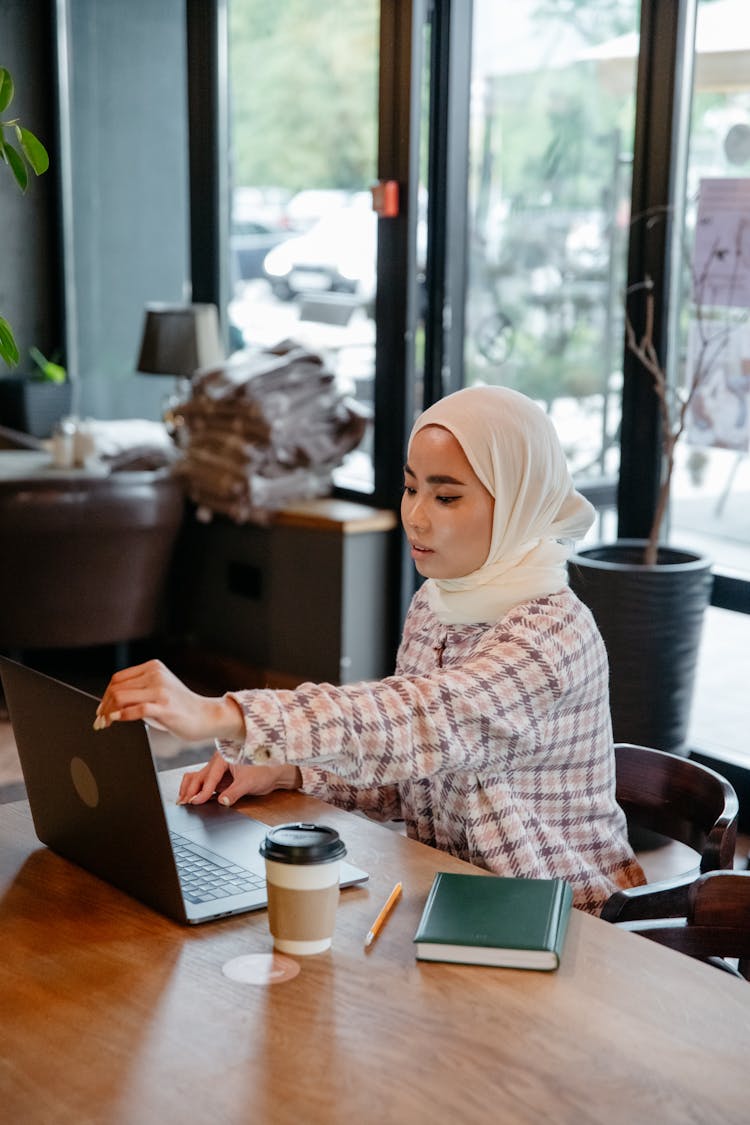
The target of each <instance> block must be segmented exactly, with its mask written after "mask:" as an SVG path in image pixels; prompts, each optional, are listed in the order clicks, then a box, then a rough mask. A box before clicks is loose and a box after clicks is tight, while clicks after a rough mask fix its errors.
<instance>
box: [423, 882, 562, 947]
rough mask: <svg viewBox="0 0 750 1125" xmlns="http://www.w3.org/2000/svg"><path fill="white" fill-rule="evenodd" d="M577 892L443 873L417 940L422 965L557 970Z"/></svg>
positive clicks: (541, 884)
mask: <svg viewBox="0 0 750 1125" xmlns="http://www.w3.org/2000/svg"><path fill="white" fill-rule="evenodd" d="M572 900H573V892H572V890H571V888H570V886H569V884H568V883H566V882H565V881H564V880H563V879H511V878H506V877H504V876H500V875H457V874H448V873H447V872H445V871H439V872H438V873H437V874H436V876H435V878H434V880H433V883H432V887H431V889H430V893H429V895H428V896H427V901H426V903H425V906H424V910H423V911H422V917H421V919H420V921H419V926H418V927H417V932H416V934H415V935H414V941H415V942H416V946H417V957H418V958H419V960H421V961H460V962H463V963H465V964H469V965H502V966H505V967H506V968H512V969H556V968H557V967H558V965H559V964H560V954H561V952H562V947H563V943H564V941H565V932H566V930H567V928H568V919H569V917H570V908H571V903H572Z"/></svg>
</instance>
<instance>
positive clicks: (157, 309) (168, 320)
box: [137, 304, 225, 429]
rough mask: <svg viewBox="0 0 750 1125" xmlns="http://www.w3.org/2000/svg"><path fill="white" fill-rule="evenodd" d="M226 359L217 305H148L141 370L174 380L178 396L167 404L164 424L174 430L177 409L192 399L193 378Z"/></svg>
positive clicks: (144, 326) (175, 395)
mask: <svg viewBox="0 0 750 1125" xmlns="http://www.w3.org/2000/svg"><path fill="white" fill-rule="evenodd" d="M224 358H225V355H224V349H223V347H222V345H221V339H220V335H219V314H218V310H217V308H216V305H209V304H203V305H168V304H149V305H146V318H145V321H144V324H143V338H142V340H141V349H140V353H139V356H138V365H137V370H138V371H140V372H141V373H142V374H145V375H172V376H173V377H174V379H175V388H174V392H173V393H172V394H171V395H170V396H169V397H168V399H167V401H166V402H165V404H164V406H165V412H164V415H165V416H164V420H165V422H166V423H167V425H168V426H170V425H171V428H172V429H174V428H175V424H176V421H177V419H176V416H175V409H176V407H177V406H178V404H179V403H180V402H184V401H185V399H186V398H187V397H189V394H190V387H189V381H190V379H191V378H192V376H193V375H194V374H195V372H196V371H198V370H199V369H200V368H201V367H211V366H212V365H213V364H217V363H222V362H223V360H224Z"/></svg>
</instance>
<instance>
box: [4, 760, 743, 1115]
mask: <svg viewBox="0 0 750 1125" xmlns="http://www.w3.org/2000/svg"><path fill="white" fill-rule="evenodd" d="M179 776H180V773H179V771H171V772H170V773H169V774H163V775H162V778H163V783H164V785H165V789H166V790H167V791H169V792H170V793H173V792H174V788H175V785H176V783H177V780H178V779H179ZM246 807H247V808H248V810H252V811H253V812H254V813H255V814H256V815H258V816H259V817H261V818H262V819H264V820H266V821H268V822H269V823H281V822H284V821H287V820H291V819H298V818H300V817H303V818H306V819H319V820H321V821H325V822H328V823H332V824H334V825H335V826H336V827H337V828H338V830H339V831H340V832H341V834H342V836H343V838H344V839H345V841H346V842H347V844H348V848H349V857H350V858H351V859H352V861H353V862H355V863H357V864H358V865H360V866H363V867H365V868H367V869H368V870H369V871H370V872H371V881H370V884H369V886H367V887H362V888H349V889H347V890H345V891H343V892H342V895H341V904H340V908H339V914H338V918H337V928H336V935H335V940H334V947H333V949H332V950H331V951H330V952H329V953H326V954H323V955H320V956H317V957H311V958H307V959H306V958H299V959H298V962H299V963H300V965H301V969H300V972H299V974H298V975H297V976H296V977H295V978H294V979H292V980H288V981H285V982H283V983H277V984H273V985H257V984H243V983H238V982H236V981H234V980H232V979H229V978H228V977H227V976H226V975H224V973H223V972H222V968H223V966H225V965H226V964H227V963H228V962H230V961H231V960H232V959H234V958H237V957H239V956H242V955H247V954H267V953H269V952H270V950H271V941H270V937H269V933H268V926H267V916H266V913H265V912H264V911H262V912H259V913H255V914H251V915H246V916H244V917H241V918H233V919H227V920H225V921H222V922H217V923H212V924H208V925H205V926H202V927H197V928H193V929H188V928H182V927H180V926H177V925H175V924H173V923H171V922H168V921H166V920H164V919H162V918H161V917H159V916H158V915H156V914H153V913H151V912H150V911H149V910H147V909H146V908H145V907H142V906H140V905H138V904H137V903H135V902H133V901H131V900H130V899H128V898H127V897H125V896H124V895H122V894H120V893H119V892H116V891H114V890H112V889H110V888H109V887H108V886H106V885H105V884H103V883H101V882H99V881H98V880H97V879H95V878H93V877H92V876H90V875H88V874H87V873H85V872H82V871H80V870H78V869H77V868H75V867H74V866H72V865H71V864H69V863H67V862H65V861H64V860H62V859H60V858H58V857H57V856H55V855H53V854H52V853H51V852H50V851H48V850H47V849H45V848H42V847H40V846H39V845H38V843H37V841H36V839H35V837H34V834H33V829H32V825H31V821H30V818H29V815H28V810H27V808H26V806H25V804H23V803H18V804H13V805H4V806H1V807H0V885H1V887H2V904H1V907H0V934H1V940H2V966H1V967H0V1027H1V1028H2V1031H1V1032H0V1041H1V1044H2V1045H1V1046H0V1106H1V1107H2V1109H1V1110H0V1113H1V1114H2V1117H3V1119H4V1120H7V1121H9V1122H10V1121H13V1122H19V1123H23V1125H37V1123H45V1125H46V1123H55V1125H59V1123H66V1125H67V1123H76V1125H79V1123H81V1122H95V1123H97V1125H98V1123H110V1122H117V1123H128V1125H130V1123H132V1125H149V1123H151V1122H154V1123H156V1122H159V1123H160V1125H169V1123H172V1122H174V1123H179V1125H202V1123H203V1122H206V1123H208V1122H211V1123H216V1125H232V1123H235V1122H237V1123H239V1122H242V1123H245V1122H250V1121H252V1122H258V1123H261V1125H266V1123H272V1125H277V1123H284V1125H285V1123H287V1122H289V1123H290V1125H291V1123H294V1125H302V1123H304V1125H311V1123H318V1122H320V1123H325V1125H330V1123H333V1125H335V1123H338V1122H342V1123H343V1122H346V1123H347V1125H369V1123H370V1122H389V1123H390V1122H393V1123H396V1125H400V1123H402V1122H404V1123H406V1122H416V1121H425V1122H429V1123H434V1122H438V1123H442V1122H445V1123H451V1125H455V1123H459V1125H465V1123H470V1122H488V1123H490V1122H491V1123H497V1122H500V1123H506V1122H507V1123H509V1125H511V1123H512V1125H523V1123H525V1122H545V1123H546V1122H555V1123H560V1122H562V1123H567V1122H571V1123H572V1122H575V1123H576V1125H580V1123H582V1122H584V1123H585V1122H590V1123H592V1125H593V1123H596V1125H602V1123H603V1122H606V1123H608V1125H612V1123H619V1122H622V1123H627V1125H633V1123H635V1122H638V1123H640V1122H648V1121H651V1120H653V1121H658V1122H659V1123H660V1125H661V1123H668V1122H674V1123H679V1125H685V1123H686V1122H694V1123H696V1125H698V1123H700V1125H712V1123H714V1122H715V1123H717V1125H718V1123H721V1125H731V1123H737V1125H739V1123H743V1125H744V1123H746V1122H747V1121H748V1119H749V1114H750V988H748V986H747V985H746V984H744V983H743V982H740V981H737V980H735V979H733V978H731V977H729V976H728V975H725V974H722V973H720V972H718V971H717V970H715V969H712V968H710V967H708V966H706V965H702V964H700V963H698V962H695V961H692V960H690V959H689V958H687V957H683V956H682V955H681V954H677V953H673V952H672V951H670V950H667V949H663V948H661V947H659V946H657V945H655V944H652V943H650V942H648V941H646V940H645V939H643V938H639V937H636V936H634V935H631V934H627V933H622V932H620V931H619V930H617V929H615V928H614V927H612V926H610V925H608V924H607V923H605V922H602V921H600V920H598V919H595V918H591V917H589V916H587V915H583V914H581V913H579V912H578V911H574V912H573V917H572V919H571V923H570V928H569V932H568V938H567V943H566V947H565V951H564V956H563V962H562V966H561V968H560V970H559V971H558V972H557V973H554V974H546V973H538V972H522V971H518V970H508V969H491V968H484V967H469V966H459V965H448V964H443V965H440V964H428V963H419V962H417V961H416V960H415V957H414V950H413V946H412V937H413V935H414V931H415V928H416V924H417V920H418V917H419V915H420V912H421V910H422V905H423V903H424V900H425V896H426V894H427V891H428V888H429V886H430V883H431V881H432V877H433V874H434V872H435V871H436V870H451V871H460V870H467V871H470V870H473V869H472V868H470V867H469V866H468V865H466V864H463V863H460V862H459V861H457V860H453V859H451V857H449V856H447V855H445V854H443V853H441V852H437V851H434V850H432V849H431V848H427V847H424V846H423V845H420V844H415V843H413V842H412V841H409V840H407V839H406V838H404V837H403V836H401V835H400V834H399V833H397V832H394V831H392V830H391V829H388V828H386V827H384V826H382V825H377V824H373V823H371V822H369V821H367V820H365V819H364V818H362V817H358V816H355V815H352V814H349V813H344V812H341V811H340V810H336V809H333V808H331V807H330V806H327V805H324V804H321V803H320V802H318V801H316V800H314V799H312V798H308V797H305V796H303V795H301V794H281V793H279V794H275V795H273V796H272V797H269V798H264V799H262V800H258V801H255V802H253V803H252V804H250V803H247V805H246ZM133 811H134V820H133V828H134V831H137V810H136V809H134V810H133ZM398 879H401V880H402V881H403V884H404V894H403V898H402V900H401V901H400V902H399V904H398V905H397V907H396V909H395V910H394V912H393V914H392V915H391V916H390V919H389V921H388V922H387V924H386V926H385V927H384V929H383V930H382V931H381V934H380V936H379V938H378V939H377V941H376V942H375V944H374V945H373V946H372V947H371V948H370V950H369V951H367V952H365V949H364V944H363V943H364V937H365V934H366V933H367V930H368V927H369V925H370V923H371V922H372V920H373V919H374V917H375V915H376V914H377V912H378V910H379V908H380V906H381V904H382V903H383V902H384V900H385V898H386V897H387V895H388V893H389V891H390V890H391V887H392V886H393V884H394V883H395V882H396V881H397V880H398Z"/></svg>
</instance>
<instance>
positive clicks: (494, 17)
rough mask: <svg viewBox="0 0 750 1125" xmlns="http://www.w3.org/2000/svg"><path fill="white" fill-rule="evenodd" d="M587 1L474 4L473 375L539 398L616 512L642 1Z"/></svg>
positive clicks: (585, 477) (468, 359)
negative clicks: (604, 5)
mask: <svg viewBox="0 0 750 1125" xmlns="http://www.w3.org/2000/svg"><path fill="white" fill-rule="evenodd" d="M575 7H576V12H575V19H571V18H570V5H569V4H567V3H565V4H564V3H554V2H550V3H546V4H539V3H536V2H534V0H474V4H473V40H472V41H473V49H472V62H471V85H470V104H469V142H468V143H469V183H468V236H467V247H468V249H467V288H466V303H465V310H464V347H463V366H464V370H463V382H464V383H465V384H472V383H487V384H502V385H504V386H511V387H516V388H517V389H518V390H520V391H523V392H524V393H526V394H528V395H530V396H532V397H533V398H535V399H537V400H538V401H539V402H540V403H542V404H543V406H544V407H545V409H546V410H548V411H549V413H550V415H551V416H552V418H553V419H554V421H555V423H556V425H557V428H558V431H559V433H560V435H561V437H562V440H563V444H564V447H565V450H566V453H567V456H568V458H569V461H570V464H571V467H572V469H573V471H574V473H575V475H576V476H577V478H578V479H579V480H581V481H582V482H584V481H585V482H588V483H589V484H591V485H594V486H596V488H595V489H594V490H593V491H592V493H591V494H592V499H594V500H595V502H596V503H597V506H598V507H599V508H600V509H604V508H607V507H613V506H614V502H615V489H614V482H615V481H616V477H617V472H618V467H619V433H618V430H619V421H620V401H619V392H620V388H621V384H622V350H623V348H622V341H623V331H624V324H623V312H622V309H623V289H624V280H625V267H626V255H627V242H628V226H629V214H628V211H629V200H630V180H631V166H632V145H633V128H634V111H635V80H636V64H637V56H638V36H637V28H638V23H639V8H640V5H639V3H638V2H637V0H623V2H621V3H619V4H617V5H610V6H608V8H607V10H606V12H604V11H603V10H602V5H601V4H600V3H598V2H597V0H590V2H588V3H587V2H586V0H582V2H580V3H578V4H576V6H575ZM606 482H608V485H609V487H607V488H603V487H602V486H603V485H604V484H605V483H606ZM601 530H602V529H601V528H599V529H597V530H596V534H597V535H600V534H601Z"/></svg>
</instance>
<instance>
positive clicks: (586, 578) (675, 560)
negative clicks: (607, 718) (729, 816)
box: [568, 539, 713, 754]
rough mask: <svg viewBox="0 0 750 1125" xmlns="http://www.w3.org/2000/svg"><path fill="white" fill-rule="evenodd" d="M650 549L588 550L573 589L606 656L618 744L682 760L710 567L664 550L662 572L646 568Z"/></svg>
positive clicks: (628, 544) (618, 545)
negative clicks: (589, 613)
mask: <svg viewBox="0 0 750 1125" xmlns="http://www.w3.org/2000/svg"><path fill="white" fill-rule="evenodd" d="M645 545H646V544H645V541H644V540H640V539H620V540H617V541H616V542H615V543H611V544H600V545H597V546H594V547H588V548H585V549H583V550H581V551H579V552H578V553H577V554H575V555H573V556H571V558H570V561H569V567H568V571H569V581H570V585H571V587H572V588H573V590H574V591H575V593H576V594H577V595H578V597H579V598H580V599H581V601H582V602H585V604H586V605H588V607H589V608H590V609H591V611H592V613H593V615H594V618H595V620H596V623H597V625H598V626H599V631H600V632H601V634H602V637H603V639H604V644H605V646H606V649H607V654H608V656H609V664H610V701H611V709H612V725H613V728H614V737H615V741H616V742H635V743H639V744H641V745H644V746H653V747H656V748H657V749H659V750H667V751H669V752H671V753H673V754H685V753H686V752H687V747H686V739H687V729H688V722H689V719H690V707H691V702H692V695H693V685H694V682H695V670H696V665H697V660H698V649H699V645H700V638H701V630H702V626H703V617H704V613H705V609H706V607H707V605H708V604H709V601H710V597H711V586H712V583H713V577H712V575H711V563H710V561H709V559H708V558H707V557H706V556H704V555H700V554H697V553H695V552H690V551H684V550H679V549H677V548H673V547H660V548H659V555H658V562H657V564H656V565H655V566H645V565H644V564H643V562H642V559H643V550H644V548H645Z"/></svg>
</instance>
